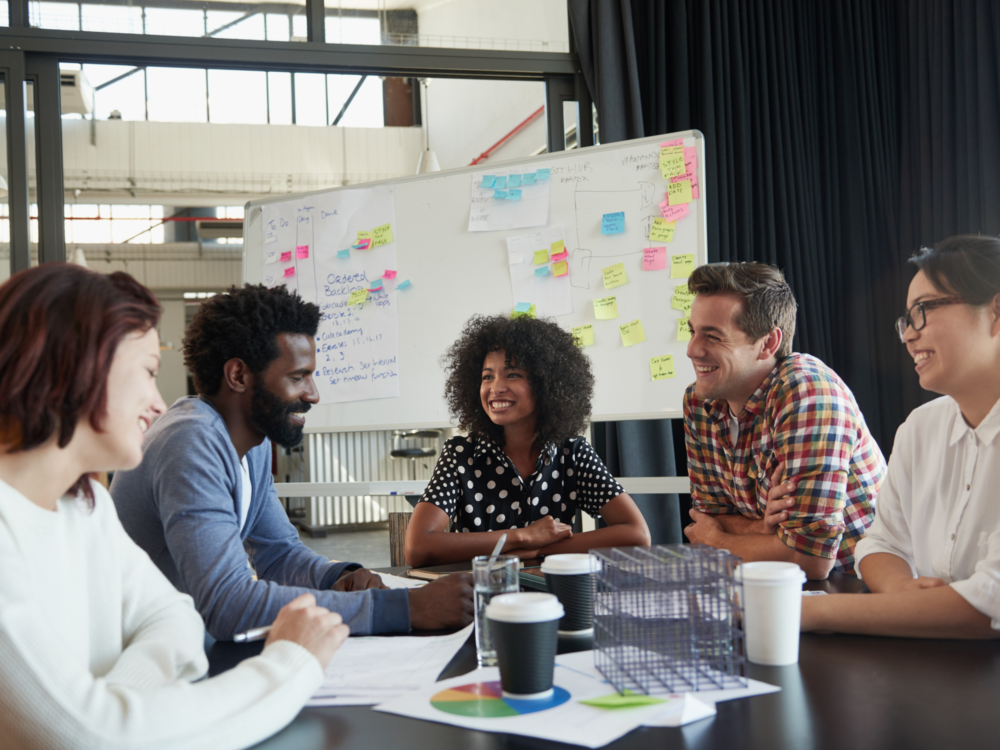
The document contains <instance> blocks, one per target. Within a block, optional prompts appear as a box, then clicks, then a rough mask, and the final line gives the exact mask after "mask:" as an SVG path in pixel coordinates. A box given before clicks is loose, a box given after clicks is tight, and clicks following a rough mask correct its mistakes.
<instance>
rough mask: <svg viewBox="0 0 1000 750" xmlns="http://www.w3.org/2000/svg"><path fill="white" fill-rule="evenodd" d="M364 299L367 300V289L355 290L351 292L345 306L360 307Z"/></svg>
mask: <svg viewBox="0 0 1000 750" xmlns="http://www.w3.org/2000/svg"><path fill="white" fill-rule="evenodd" d="M366 299H368V290H367V289H355V290H354V291H353V292H351V296H350V299H348V300H347V306H348V307H353V306H354V305H360V304H361V303H362V302H364V301H365V300H366Z"/></svg>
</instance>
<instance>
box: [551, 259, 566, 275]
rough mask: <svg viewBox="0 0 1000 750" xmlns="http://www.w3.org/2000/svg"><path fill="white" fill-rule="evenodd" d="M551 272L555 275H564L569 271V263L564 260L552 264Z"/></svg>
mask: <svg viewBox="0 0 1000 750" xmlns="http://www.w3.org/2000/svg"><path fill="white" fill-rule="evenodd" d="M552 273H553V274H554V275H556V276H565V275H566V274H568V273H569V263H567V262H566V261H564V260H561V261H559V262H558V263H554V264H553V265H552Z"/></svg>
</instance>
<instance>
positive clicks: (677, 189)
mask: <svg viewBox="0 0 1000 750" xmlns="http://www.w3.org/2000/svg"><path fill="white" fill-rule="evenodd" d="M667 199H668V200H669V201H670V205H671V206H679V205H680V204H681V203H690V202H691V201H692V200H694V197H693V196H692V195H691V180H681V181H680V182H671V183H670V184H669V185H667Z"/></svg>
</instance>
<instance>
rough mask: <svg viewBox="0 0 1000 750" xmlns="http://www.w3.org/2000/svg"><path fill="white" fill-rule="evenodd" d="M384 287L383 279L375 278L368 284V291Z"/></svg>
mask: <svg viewBox="0 0 1000 750" xmlns="http://www.w3.org/2000/svg"><path fill="white" fill-rule="evenodd" d="M381 288H382V279H375V281H372V282H370V283H369V284H368V291H369V292H374V291H377V290H379V289H381Z"/></svg>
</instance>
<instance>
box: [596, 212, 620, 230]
mask: <svg viewBox="0 0 1000 750" xmlns="http://www.w3.org/2000/svg"><path fill="white" fill-rule="evenodd" d="M624 231H625V212H624V211H618V212H617V213H613V214H604V216H603V217H602V218H601V234H621V233H622V232H624Z"/></svg>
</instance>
